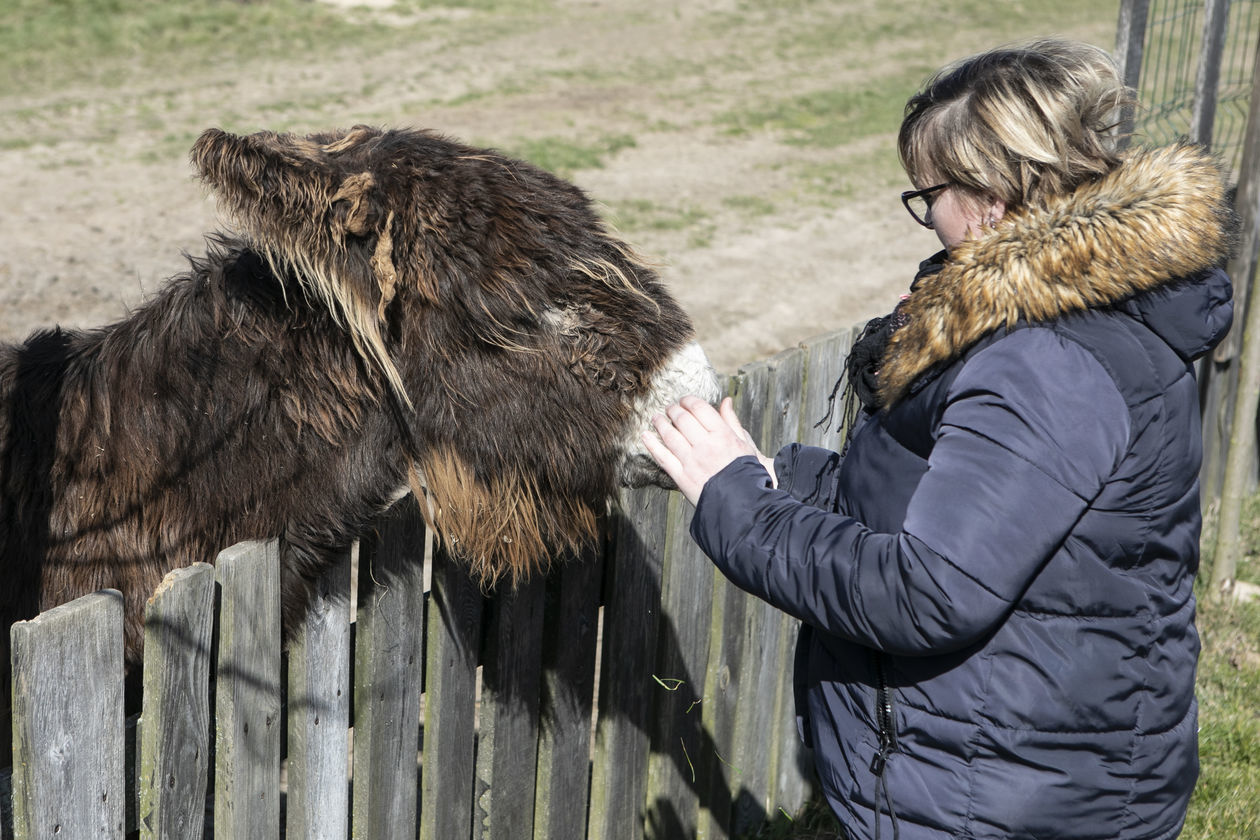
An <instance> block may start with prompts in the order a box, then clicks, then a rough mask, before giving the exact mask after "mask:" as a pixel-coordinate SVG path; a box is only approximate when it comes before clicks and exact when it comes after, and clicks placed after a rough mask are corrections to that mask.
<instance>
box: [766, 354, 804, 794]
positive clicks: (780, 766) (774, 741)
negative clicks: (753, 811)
mask: <svg viewBox="0 0 1260 840" xmlns="http://www.w3.org/2000/svg"><path fill="white" fill-rule="evenodd" d="M808 360H809V356H808V354H807V353H806V351H805V349H804V348H797V349H795V350H789V351H785V352H783V353H780V354H779V355H777V356H775V357H774V358H773V359H771V367H772V369H773V376H772V377H771V382H770V389H769V400H768V402H769V408H770V411H771V413H770V414H769V416H767V417H766V418H765V423H764V427H763V429H764V431H763V434H764V437H763V439H762V441H761V442H762V448H763V449H765V451H766V452H768V453H770V454H771V455H772V456H773V454H774V453H776V452H778V451H779V450H780V449H781V448H782V447H784V446H786V445H787V444H789V443H794V442H797V441H799V440H800V430H801V426H802V424H803V422H804V400H805V385H806V383H807V380H808V370H807V366H808ZM768 620H769V621H777V622H778V624H779V627H778V630H777V634H776V636H775V642H776V643H777V649H775V650H774V651H772V652H771V653H770V655H771V657H772V658H771V661H770V667H767V668H765V669H764V670H765V671H766V672H767V675H768V676H772V677H773V691H774V703H773V706H772V708H771V710H770V718H769V720H768V721H767V722H766V724H767V731H768V732H770V733H773V734H772V737H769V738H767V740H768V741H770V744H771V746H770V749H771V755H770V759H771V760H770V762H769V768H768V769H769V776H768V778H767V779H766V792H765V800H764V803H763V804H764V811H765V814H766V815H767V816H769V817H773V816H774V813H775V811H776V810H777V809H782V810H784V811H786V812H787V813H789V814H794V813H796V811H797V809H798V808H800V807H801V806H802V805H803V804H805V795H806V792H807V790H808V783H807V781H806V779H805V777H804V776H803V775H802V774H801V772H800V761H799V755H800V739H799V738H798V737H797V736H796V732H795V726H791V727H789V726H785V725H784V723H783V722H784V721H792V720H794V718H795V715H794V710H795V701H794V697H793V690H792V665H793V661H794V654H795V650H796V637H797V631H798V628H799V626H800V622H799V621H797V620H796V619H794V618H792V617H790V616H788V615H787V614H786V613H783V612H780V611H778V610H774V611H773V613H772V614H771V617H770V618H769V619H768Z"/></svg>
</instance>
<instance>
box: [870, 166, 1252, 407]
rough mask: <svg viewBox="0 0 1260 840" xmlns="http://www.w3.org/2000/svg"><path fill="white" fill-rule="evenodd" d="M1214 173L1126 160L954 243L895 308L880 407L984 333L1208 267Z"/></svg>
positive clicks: (1222, 244)
mask: <svg viewBox="0 0 1260 840" xmlns="http://www.w3.org/2000/svg"><path fill="white" fill-rule="evenodd" d="M1226 191H1227V186H1226V181H1225V176H1224V173H1223V171H1222V169H1221V166H1220V164H1219V163H1218V162H1217V161H1216V160H1215V159H1214V158H1212V157H1211V156H1210V155H1209V154H1208V153H1206V152H1205V151H1203V150H1202V149H1200V148H1198V147H1195V146H1191V145H1189V144H1178V145H1173V146H1168V147H1164V148H1159V149H1138V150H1135V151H1133V152H1132V153H1131V154H1130V155H1129V156H1128V157H1127V158H1126V159H1125V161H1124V163H1122V164H1121V165H1120V166H1119V167H1118V168H1117V169H1116V170H1115V171H1113V172H1112V173H1110V174H1109V175H1106V176H1104V177H1102V178H1099V179H1098V180H1096V181H1092V182H1090V183H1087V184H1085V185H1083V186H1081V187H1079V188H1078V189H1077V190H1075V191H1074V192H1072V193H1070V194H1068V195H1064V196H1060V197H1057V198H1054V199H1052V200H1051V201H1050V202H1049V203H1048V204H1047V206H1045V207H1039V208H1031V207H1029V208H1021V209H1019V210H1016V211H1013V212H1010V213H1008V214H1007V215H1006V216H1005V217H1004V218H1003V219H1002V221H1001V222H999V224H998V226H997V228H996V229H995V230H993V231H991V232H989V233H988V234H987V235H985V236H982V237H980V238H978V239H969V240H966V241H964V242H962V243H960V244H959V245H957V246H955V247H954V248H953V249H952V251H951V252H950V255H949V258H948V259H947V261H946V263H945V265H944V267H943V268H942V269H941V271H940V272H939V273H937V274H935V275H933V276H929V277H924V278H923V279H922V280H921V281H920V282H919V283H918V285H917V288H916V289H915V291H914V292H913V294H911V295H910V297H909V298H908V299H907V300H906V301H904V302H903V304H902V307H901V310H902V312H903V313H904V315H905V316H906V319H907V323H906V325H905V326H904V327H902V328H901V329H898V330H897V331H896V332H895V333H893V335H892V337H891V339H890V340H889V343H888V349H887V351H886V353H885V355H884V359H883V363H882V364H881V365H880V372H879V390H880V396H881V403H882V404H883V405H884V406H886V407H887V406H891V405H893V404H894V403H896V402H897V400H898V399H900V398H901V396H903V395H904V394H905V392H906V389H907V388H909V387H910V385H911V383H912V382H913V381H914V380H915V378H916V377H918V376H919V375H920V374H922V373H924V372H926V371H927V370H928V369H930V368H932V367H933V366H934V365H937V364H940V363H942V362H946V361H948V360H950V359H953V358H956V357H957V356H959V355H961V354H962V353H964V352H965V351H966V350H967V349H968V348H969V347H971V346H972V345H974V344H975V343H976V342H977V341H979V340H980V339H981V338H983V337H984V336H985V335H987V334H988V333H991V332H993V331H994V330H997V329H1001V328H1010V327H1014V326H1015V324H1016V323H1017V322H1019V321H1021V320H1022V321H1032V322H1044V321H1048V320H1052V319H1054V318H1056V317H1059V316H1061V315H1065V314H1068V313H1071V312H1075V311H1080V310H1083V309H1089V308H1098V307H1104V306H1111V305H1115V304H1118V303H1120V302H1121V301H1124V300H1126V299H1128V298H1132V297H1134V296H1135V295H1138V294H1141V293H1143V292H1149V291H1153V290H1155V289H1159V288H1161V287H1164V286H1168V285H1169V284H1171V283H1173V282H1175V281H1177V280H1179V279H1182V278H1186V277H1189V276H1191V275H1194V274H1195V273H1197V272H1201V271H1203V270H1204V269H1207V268H1210V267H1211V266H1214V265H1217V264H1219V263H1220V262H1222V261H1223V260H1224V259H1225V257H1226V256H1228V254H1229V251H1230V248H1231V247H1232V245H1233V242H1234V230H1235V224H1234V218H1233V211H1232V209H1231V207H1230V203H1229V200H1228V197H1227V194H1226Z"/></svg>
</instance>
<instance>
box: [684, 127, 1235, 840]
mask: <svg viewBox="0 0 1260 840" xmlns="http://www.w3.org/2000/svg"><path fill="white" fill-rule="evenodd" d="M1152 196H1154V199H1153V200H1152ZM1152 220H1153V221H1152ZM1229 227H1230V226H1229V223H1228V210H1227V209H1226V204H1225V199H1224V194H1223V188H1222V185H1221V178H1220V174H1219V172H1218V171H1217V169H1216V167H1215V166H1214V165H1213V163H1212V162H1211V160H1210V159H1208V158H1206V157H1205V156H1203V155H1202V154H1201V153H1199V152H1198V151H1196V150H1194V149H1191V148H1188V147H1173V148H1171V149H1164V150H1156V151H1146V152H1136V153H1134V154H1133V155H1132V156H1131V157H1130V159H1129V160H1128V161H1126V163H1125V164H1124V165H1122V167H1121V168H1120V169H1119V170H1117V172H1116V173H1113V175H1111V176H1108V177H1107V178H1105V179H1102V180H1101V181H1100V182H1097V183H1093V184H1090V185H1088V186H1087V187H1086V188H1083V189H1082V190H1079V191H1077V193H1074V194H1073V195H1071V196H1066V197H1064V198H1063V199H1062V200H1061V201H1060V202H1058V203H1057V204H1052V205H1051V206H1050V207H1048V208H1043V209H1039V210H1037V211H1025V212H1022V213H1017V214H1014V215H1013V216H1012V217H1010V218H1009V219H1008V220H1007V221H1005V222H1004V223H1003V224H1002V225H1001V226H1000V228H999V230H998V231H996V232H994V233H992V234H991V235H989V236H987V237H985V238H983V239H980V240H970V241H968V242H966V243H963V245H961V246H959V247H957V248H955V249H954V251H953V253H951V254H950V257H949V260H948V262H947V264H946V265H945V267H944V268H943V269H942V270H941V271H940V272H939V273H937V274H934V275H931V276H929V277H925V278H924V279H923V281H921V282H920V283H919V284H918V285H917V287H916V290H915V291H914V293H913V294H912V295H911V297H910V300H909V301H908V305H907V306H906V314H907V316H908V320H909V323H908V325H907V326H906V327H903V328H901V329H900V330H898V332H897V333H895V334H894V339H893V341H892V342H891V343H890V347H889V350H888V355H887V356H885V358H884V361H883V364H882V367H881V371H880V380H881V391H882V393H883V397H884V400H885V403H884V408H883V409H882V410H880V411H878V412H877V413H875V414H873V415H871V416H869V417H868V418H867V421H866V422H865V424H864V425H863V426H862V428H861V429H860V430H859V431H858V433H857V435H856V436H855V437H854V439H853V442H852V446H851V448H850V449H849V452H848V454H847V456H846V457H845V458H844V459H841V458H840V457H839V456H838V455H836V454H835V453H831V452H827V451H824V450H819V449H813V448H809V447H802V446H798V445H794V446H790V447H788V448H786V449H785V450H783V451H782V452H780V453H779V455H778V457H777V459H776V463H775V468H776V474H777V477H778V479H779V487H778V488H777V489H776V488H774V487H772V486H771V483H770V481H769V480H768V476H767V475H766V473H765V471H764V470H763V469H762V468H761V466H760V465H759V464H758V463H757V462H756V460H755V459H752V458H742V459H739V460H737V461H735V462H734V463H732V464H731V465H730V466H728V467H727V468H726V469H725V470H723V471H722V472H721V473H719V474H718V475H717V476H715V477H714V478H713V479H711V480H710V481H709V482H708V483H707V484H706V485H705V488H704V491H703V493H702V495H701V497H700V500H699V503H698V506H697V510H696V516H695V518H694V520H693V526H692V528H693V535H694V536H695V538H696V540H697V541H698V542H699V543H700V545H701V546H702V547H703V548H704V549H705V551H706V553H708V554H709V556H710V557H712V558H713V560H714V561H715V563H717V565H718V566H719V567H720V568H721V569H722V570H723V571H724V572H725V573H726V574H727V576H728V577H730V578H731V579H732V580H733V581H734V582H735V583H736V584H737V585H739V586H741V587H742V588H744V589H746V590H747V591H749V592H751V593H753V594H755V595H758V596H760V597H762V598H764V599H765V600H767V601H769V602H770V603H772V604H774V605H776V606H778V607H780V608H781V609H783V610H785V611H786V612H788V613H790V614H791V615H793V616H795V617H797V618H799V619H800V620H801V621H802V622H803V630H802V634H801V642H800V649H799V650H798V655H797V671H796V680H797V684H798V713H799V714H800V715H801V718H802V721H803V725H804V729H805V734H806V737H807V739H809V740H811V741H812V746H813V747H814V750H815V758H816V764H817V769H818V772H819V775H820V778H821V782H822V785H823V789H824V792H825V793H826V795H827V797H828V800H829V801H830V803H831V805H832V807H833V808H834V809H835V810H836V812H837V813H838V814H839V815H840V817H841V819H842V822H843V823H844V824H845V826H846V829H847V830H848V831H849V832H850V834H851V835H852V836H853V837H855V838H859V837H860V838H866V837H875V836H877V833H880V832H881V831H882V833H883V836H885V837H892V836H893V830H894V822H893V814H895V815H896V829H897V830H898V833H899V835H900V837H901V838H903V840H919V839H920V838H922V840H927V839H928V838H932V840H940V838H946V837H949V838H994V840H996V838H1043V839H1044V838H1073V839H1074V840H1086V838H1089V839H1090V840H1104V838H1105V839H1106V840H1116V838H1124V839H1125V840H1153V839H1154V838H1170V837H1174V836H1176V834H1177V833H1178V832H1179V830H1180V827H1181V823H1182V821H1183V820H1184V816H1185V809H1186V805H1187V802H1188V799H1189V796H1190V792H1191V790H1192V788H1193V785H1194V781H1195V778H1196V775H1197V767H1198V763H1197V756H1196V707H1195V702H1194V670H1195V662H1196V658H1197V655H1198V639H1197V636H1196V634H1195V629H1194V609H1195V606H1194V596H1193V591H1192V584H1193V578H1194V573H1195V570H1196V568H1197V564H1198V540H1199V530H1200V514H1199V492H1198V481H1197V474H1198V470H1199V465H1200V452H1201V443H1200V429H1199V413H1198V399H1197V389H1196V384H1195V380H1194V374H1193V369H1192V367H1191V362H1192V360H1193V359H1194V358H1195V357H1197V356H1198V355H1201V354H1202V353H1204V352H1205V351H1206V350H1208V349H1209V348H1210V347H1212V346H1213V345H1214V344H1215V343H1216V342H1217V341H1218V340H1219V339H1220V338H1221V337H1222V336H1223V334H1224V332H1225V330H1226V329H1228V326H1229V323H1230V317H1231V313H1232V308H1231V304H1230V289H1229V283H1228V280H1227V279H1226V278H1225V276H1224V275H1223V274H1222V273H1220V272H1219V271H1216V270H1213V269H1212V268H1211V266H1212V265H1214V264H1215V263H1216V262H1217V261H1219V260H1220V259H1221V257H1222V255H1223V253H1224V252H1225V250H1226V249H1227V248H1228V245H1229ZM1081 249H1084V250H1083V252H1082V250H1081Z"/></svg>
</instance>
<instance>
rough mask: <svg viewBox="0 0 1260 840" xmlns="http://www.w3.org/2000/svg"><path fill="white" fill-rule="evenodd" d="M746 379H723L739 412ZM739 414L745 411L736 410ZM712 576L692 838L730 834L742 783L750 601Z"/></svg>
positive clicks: (715, 839)
mask: <svg viewBox="0 0 1260 840" xmlns="http://www.w3.org/2000/svg"><path fill="white" fill-rule="evenodd" d="M745 379H746V377H745V376H744V375H743V374H737V375H735V376H733V377H731V378H730V379H729V380H728V382H727V387H726V392H727V393H728V394H730V395H731V396H732V399H734V400H735V401H736V411H737V413H738V412H740V411H741V410H742V409H741V406H742V402H741V400H742V399H743V398H741V394H742V393H744V391H746V390H747V387H748V386H747V383H746V381H745ZM740 416H741V417H744V416H745V415H744V414H740ZM710 574H711V575H712V580H713V600H712V606H711V619H710V623H709V662H708V666H707V667H706V668H705V676H704V698H703V701H702V703H701V720H702V722H703V724H704V731H705V732H706V733H708V736H709V741H710V745H711V749H709V750H706V751H705V752H704V753H703V754H702V755H701V756H700V759H699V762H698V767H699V769H698V770H697V776H698V777H699V778H700V780H701V784H700V799H701V809H700V813H699V816H698V819H697V829H696V836H697V837H699V838H704V840H725V838H728V837H731V836H732V833H733V832H732V826H731V818H732V815H733V812H734V809H733V808H732V802H733V801H734V799H735V797H736V796H737V790H738V786H739V785H740V784H741V782H742V773H741V772H740V769H739V768H738V767H737V766H736V765H735V764H733V763H732V760H733V759H734V758H735V753H736V752H737V741H736V732H735V724H736V716H737V711H738V699H739V686H740V683H741V681H742V680H743V678H744V671H745V669H744V666H743V651H744V634H743V632H742V630H741V632H735V629H736V628H742V627H743V625H744V613H745V611H746V610H747V609H748V607H749V606H750V604H751V601H752V599H751V598H750V597H749V596H748V594H747V593H745V592H743V591H741V590H739V589H737V588H736V587H735V586H734V585H733V584H732V583H731V582H730V581H728V580H727V579H726V578H725V577H724V576H723V575H722V573H721V572H719V571H717V569H716V568H715V569H712V570H711V572H710Z"/></svg>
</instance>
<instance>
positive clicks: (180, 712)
mask: <svg viewBox="0 0 1260 840" xmlns="http://www.w3.org/2000/svg"><path fill="white" fill-rule="evenodd" d="M214 580H215V572H214V567H213V566H211V565H210V564H208V563H195V564H193V565H192V566H188V567H186V568H182V569H176V570H175V571H173V572H171V573H169V574H168V575H167V576H166V577H165V578H164V579H163V581H162V583H161V585H160V586H158V588H157V591H155V592H154V593H153V596H152V597H151V598H150V599H149V603H148V604H147V605H146V606H145V611H144V675H143V680H142V681H143V692H144V697H143V711H142V714H141V717H140V724H139V730H138V733H137V737H138V740H139V744H138V748H137V752H138V754H139V761H138V774H137V775H138V777H139V778H138V786H139V789H140V790H139V799H140V805H139V812H138V814H137V823H138V826H139V829H140V837H141V838H155V840H157V838H167V837H179V838H187V839H188V840H197V838H199V837H201V836H202V833H203V829H204V828H205V822H206V786H207V781H208V777H209V772H210V651H211V646H212V644H213V632H214Z"/></svg>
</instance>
